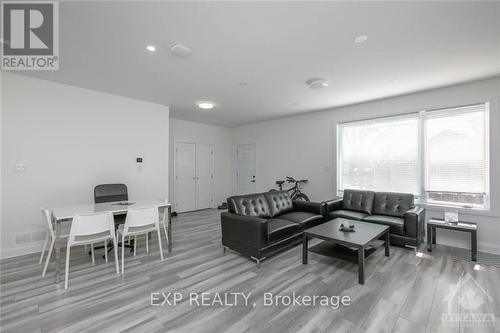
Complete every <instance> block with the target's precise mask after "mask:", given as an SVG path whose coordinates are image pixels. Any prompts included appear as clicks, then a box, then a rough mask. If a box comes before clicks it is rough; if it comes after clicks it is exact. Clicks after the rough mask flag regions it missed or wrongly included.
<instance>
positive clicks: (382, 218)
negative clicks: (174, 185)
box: [362, 215, 404, 235]
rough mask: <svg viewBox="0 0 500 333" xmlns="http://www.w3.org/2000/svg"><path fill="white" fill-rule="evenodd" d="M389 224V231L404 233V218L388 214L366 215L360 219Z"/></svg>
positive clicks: (398, 233)
mask: <svg viewBox="0 0 500 333" xmlns="http://www.w3.org/2000/svg"><path fill="white" fill-rule="evenodd" d="M362 221H363V222H371V223H377V224H383V225H387V226H389V232H390V233H391V234H396V235H404V219H402V218H400V217H394V216H388V215H368V216H366V217H365V218H363V220H362Z"/></svg>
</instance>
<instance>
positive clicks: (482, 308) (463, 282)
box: [441, 273, 495, 328]
mask: <svg viewBox="0 0 500 333" xmlns="http://www.w3.org/2000/svg"><path fill="white" fill-rule="evenodd" d="M443 302H447V303H448V311H447V313H443V314H442V315H441V322H442V325H443V326H446V327H460V328H462V327H495V315H494V314H493V313H490V312H489V311H488V310H489V309H490V308H491V305H492V304H493V298H492V297H491V296H490V295H488V293H487V292H486V291H485V290H484V289H483V287H481V285H480V284H479V283H478V282H477V281H476V280H475V279H474V278H473V277H472V275H470V274H469V273H466V274H465V276H462V277H460V279H459V281H458V283H457V284H456V285H455V286H452V287H451V288H450V291H449V293H448V295H446V297H445V298H444V299H443Z"/></svg>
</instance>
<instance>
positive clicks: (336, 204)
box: [325, 198, 344, 218]
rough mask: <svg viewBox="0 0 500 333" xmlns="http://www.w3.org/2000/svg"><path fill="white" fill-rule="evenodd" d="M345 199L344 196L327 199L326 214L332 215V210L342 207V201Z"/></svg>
mask: <svg viewBox="0 0 500 333" xmlns="http://www.w3.org/2000/svg"><path fill="white" fill-rule="evenodd" d="M343 200H344V199H343V198H336V199H332V200H328V201H325V205H326V212H325V216H326V218H328V216H329V215H330V213H331V212H333V211H336V210H339V209H342V201H343Z"/></svg>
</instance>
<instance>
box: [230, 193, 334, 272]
mask: <svg viewBox="0 0 500 333" xmlns="http://www.w3.org/2000/svg"><path fill="white" fill-rule="evenodd" d="M227 204H228V211H227V212H223V213H221V226H222V245H223V246H224V249H225V248H226V247H228V248H230V249H232V250H235V251H238V252H240V253H242V254H244V255H246V256H249V257H251V258H252V259H253V260H255V261H256V262H257V265H259V264H260V262H261V260H263V259H264V258H266V257H268V256H270V255H271V254H272V253H273V252H276V251H277V250H280V249H283V247H286V246H287V245H288V246H291V245H294V244H297V243H298V242H300V241H301V235H302V231H303V230H304V229H307V228H310V227H313V226H316V225H318V224H321V223H323V222H324V221H325V217H324V215H325V214H326V209H325V203H319V202H306V201H292V199H291V198H290V196H289V195H288V193H287V192H286V191H279V192H278V191H276V192H266V193H255V194H249V195H240V196H233V197H230V198H228V199H227Z"/></svg>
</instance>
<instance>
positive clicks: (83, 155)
mask: <svg viewBox="0 0 500 333" xmlns="http://www.w3.org/2000/svg"><path fill="white" fill-rule="evenodd" d="M1 75H2V76H1V81H2V82H1V83H2V90H1V96H2V101H1V104H2V124H1V125H2V127H1V130H2V133H1V137H2V141H1V142H2V155H1V156H2V163H1V164H2V177H1V178H2V196H1V197H2V208H3V210H2V215H1V216H2V220H1V229H0V230H1V242H2V245H1V257H9V256H14V255H20V254H23V253H29V252H34V251H39V250H40V249H41V245H42V243H41V242H32V243H29V244H27V245H25V246H15V245H14V235H15V234H23V233H31V232H36V231H40V230H44V229H45V224H44V222H43V220H42V215H41V213H40V207H42V206H46V207H54V206H61V205H74V204H82V203H91V202H93V188H94V186H95V185H97V184H100V183H113V182H123V183H126V184H127V186H128V190H129V196H130V199H132V200H134V199H138V198H145V199H146V198H155V199H156V198H166V197H167V195H168V147H169V145H168V142H169V109H168V107H166V106H162V105H158V104H152V103H148V102H144V101H139V100H134V99H130V98H125V97H120V96H115V95H110V94H104V93H100V92H96V91H91V90H86V89H81V88H77V87H72V86H68V85H63V84H58V83H53V82H50V81H44V80H38V79H33V78H28V77H24V76H19V75H15V74H10V73H2V74H1ZM136 157H143V158H144V163H143V168H142V170H139V169H138V167H137V164H136V162H135V158H136ZM16 163H24V164H26V171H25V172H24V173H19V172H17V173H16V172H15V168H14V167H15V164H16ZM38 234H39V233H38Z"/></svg>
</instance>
